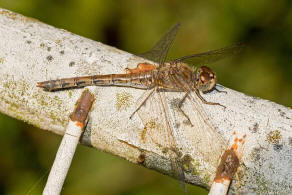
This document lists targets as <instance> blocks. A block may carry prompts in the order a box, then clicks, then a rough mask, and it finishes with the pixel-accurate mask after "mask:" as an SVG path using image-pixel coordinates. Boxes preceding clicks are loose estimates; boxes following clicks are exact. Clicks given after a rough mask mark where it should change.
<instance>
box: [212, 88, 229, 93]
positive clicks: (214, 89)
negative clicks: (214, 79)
mask: <svg viewBox="0 0 292 195" xmlns="http://www.w3.org/2000/svg"><path fill="white" fill-rule="evenodd" d="M214 90H215V91H217V92H219V93H225V94H227V91H220V90H219V89H217V88H216V87H214Z"/></svg>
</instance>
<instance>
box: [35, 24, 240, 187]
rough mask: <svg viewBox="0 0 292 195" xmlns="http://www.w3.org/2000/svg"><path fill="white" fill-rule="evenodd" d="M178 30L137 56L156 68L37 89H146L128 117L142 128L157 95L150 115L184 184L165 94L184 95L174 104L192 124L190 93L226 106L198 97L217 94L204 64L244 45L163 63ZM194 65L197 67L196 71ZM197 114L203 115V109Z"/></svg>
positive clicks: (212, 75) (141, 67)
mask: <svg viewBox="0 0 292 195" xmlns="http://www.w3.org/2000/svg"><path fill="white" fill-rule="evenodd" d="M179 28H180V23H177V24H176V25H174V26H173V27H172V28H171V29H170V30H169V31H168V32H167V33H166V34H165V35H164V36H163V37H162V38H161V39H160V40H159V41H158V42H157V43H156V44H155V45H154V46H153V47H152V49H151V50H150V51H148V52H146V53H143V54H139V55H138V56H140V57H142V58H144V59H147V60H150V61H153V62H156V63H157V64H158V65H156V64H154V63H148V62H143V63H139V64H138V65H137V66H136V68H126V70H125V71H126V73H124V74H106V75H92V76H81V77H72V78H63V79H58V80H48V81H43V82H38V83H37V87H40V88H43V89H44V90H45V91H50V92H52V91H58V90H64V89H72V88H81V87H85V86H119V87H131V88H137V89H142V90H146V91H147V95H145V94H144V95H143V97H141V98H139V104H137V105H136V108H135V111H134V112H133V113H132V114H131V116H130V118H132V117H133V116H134V114H135V113H137V112H138V114H139V116H140V118H142V121H144V125H147V122H149V115H148V116H146V115H145V113H143V112H140V109H141V107H142V106H143V105H145V104H146V103H147V101H148V100H149V99H151V96H154V94H157V95H156V102H155V103H154V104H155V107H158V108H156V112H152V113H150V114H154V113H156V115H157V118H156V119H158V120H159V121H160V122H161V123H164V125H163V127H165V129H166V133H167V139H168V145H169V149H170V150H169V151H170V152H169V153H170V154H169V158H170V160H171V167H172V172H173V174H174V177H176V178H178V179H179V180H181V181H184V180H185V175H184V170H183V167H182V163H181V160H180V157H179V155H178V149H176V140H175V139H174V135H173V131H174V127H173V124H172V119H171V117H170V113H169V112H170V109H169V107H168V106H167V103H166V97H165V94H164V92H165V91H170V92H171V91H176V92H184V96H183V97H182V99H181V100H180V101H179V102H178V103H177V108H178V109H179V110H180V112H181V113H182V114H183V116H184V117H185V118H186V119H187V120H188V121H189V122H190V124H191V125H192V123H191V120H190V118H189V116H188V115H187V114H185V113H184V111H183V110H182V109H181V107H182V105H183V103H184V101H185V99H186V98H188V97H190V96H191V94H192V93H195V94H196V96H197V97H199V99H200V100H201V101H202V103H203V104H208V105H217V106H221V107H223V108H225V106H223V105H221V104H220V103H217V102H209V101H207V100H205V99H204V98H203V97H202V95H201V93H207V92H210V91H212V90H216V91H218V92H220V91H219V90H218V89H217V88H216V81H217V77H216V74H215V72H213V71H212V70H211V69H210V68H209V67H208V66H206V65H207V64H210V63H213V62H216V61H218V60H220V59H223V58H226V57H229V56H233V55H235V54H237V53H239V52H240V51H241V50H242V48H243V45H242V44H240V43H238V44H234V45H231V46H228V47H225V48H221V49H217V50H211V51H207V52H204V53H199V54H192V55H188V56H184V57H180V58H176V59H173V60H170V61H167V62H166V57H167V54H168V51H169V48H170V46H171V45H172V43H173V40H174V38H175V37H176V35H177V33H178V30H179ZM197 66H200V67H199V68H196V67H197ZM154 92H156V93H154ZM190 98H191V97H190ZM153 99H154V98H153ZM199 112H201V113H203V112H202V110H201V111H199ZM203 115H204V114H202V116H203ZM161 116H163V117H161ZM203 120H206V117H203ZM210 134H211V133H210ZM213 137H216V136H213Z"/></svg>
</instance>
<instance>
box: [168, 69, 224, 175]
mask: <svg viewBox="0 0 292 195" xmlns="http://www.w3.org/2000/svg"><path fill="white" fill-rule="evenodd" d="M173 79H175V80H176V83H177V84H178V85H180V86H181V88H182V89H184V90H185V91H186V92H188V93H189V96H188V98H186V100H185V101H184V104H183V107H182V109H183V111H184V112H185V114H186V115H187V116H188V117H189V118H190V120H191V123H192V125H193V126H192V127H189V126H184V127H183V128H184V131H185V133H187V134H188V135H189V136H188V139H187V140H186V141H185V142H187V141H191V142H192V143H193V144H190V145H195V146H196V148H195V149H193V150H196V151H197V152H199V154H200V156H201V157H202V158H203V159H204V161H205V162H208V163H210V165H212V166H213V168H214V171H215V170H216V167H217V162H218V159H219V158H220V155H221V154H222V152H223V151H224V150H225V149H226V144H225V142H224V139H223V138H222V137H221V136H220V135H219V134H218V133H216V131H215V128H214V126H213V125H212V122H211V119H210V117H208V114H207V113H206V111H205V110H204V108H203V105H202V101H201V100H200V99H199V97H198V96H197V94H196V93H195V90H196V89H194V87H193V86H191V85H189V84H188V82H186V81H185V80H184V79H183V77H181V76H180V75H179V74H176V75H175V76H174V77H173ZM213 106H216V105H213ZM174 114H175V112H174ZM178 115H179V114H176V117H174V118H175V120H176V121H177V123H179V124H181V119H180V117H179V116H178ZM194 143H195V144H194ZM207 171H208V170H207ZM209 171H210V170H209Z"/></svg>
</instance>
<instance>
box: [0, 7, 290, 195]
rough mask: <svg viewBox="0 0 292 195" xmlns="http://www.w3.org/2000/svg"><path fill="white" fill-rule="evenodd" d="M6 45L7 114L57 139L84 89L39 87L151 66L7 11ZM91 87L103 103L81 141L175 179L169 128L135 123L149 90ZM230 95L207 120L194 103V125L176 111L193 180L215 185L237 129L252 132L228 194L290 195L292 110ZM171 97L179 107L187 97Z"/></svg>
mask: <svg viewBox="0 0 292 195" xmlns="http://www.w3.org/2000/svg"><path fill="white" fill-rule="evenodd" d="M0 40H1V44H0V99H1V101H0V111H1V112H2V113H5V114H7V115H10V116H12V117H14V118H17V119H20V120H23V121H26V122H28V123H30V124H32V125H35V126H37V127H39V128H41V129H46V130H49V131H52V132H55V133H58V134H64V130H65V127H66V126H67V123H68V118H69V114H70V112H71V111H72V110H73V108H74V102H76V100H77V99H78V97H79V96H80V94H81V92H82V90H81V89H75V90H65V91H59V92H54V93H50V92H44V91H43V90H42V89H39V88H37V87H36V83H37V82H39V81H44V80H50V79H57V78H63V77H73V76H84V75H94V74H109V73H122V72H123V71H124V69H125V68H126V67H135V66H136V65H137V63H138V62H144V60H143V59H141V58H139V57H137V56H134V55H132V54H129V53H126V52H124V51H121V50H118V49H116V48H113V47H109V46H106V45H104V44H102V43H99V42H95V41H92V40H89V39H86V38H83V37H80V36H78V35H74V34H72V33H70V32H67V31H65V30H60V29H57V28H54V27H52V26H49V25H46V24H43V23H41V22H38V21H36V20H34V19H31V18H27V17H24V16H22V15H19V14H15V13H12V12H10V11H7V10H4V9H0ZM90 88H91V90H92V91H94V92H95V94H94V95H95V99H96V100H95V104H94V107H93V109H92V112H91V116H90V120H89V123H88V125H87V128H86V130H85V134H84V135H83V138H82V140H81V142H82V143H83V144H87V145H90V146H93V147H95V148H97V149H99V150H103V151H106V152H110V153H112V154H114V155H118V156H121V157H123V158H125V159H127V160H129V161H131V162H133V163H140V164H143V166H145V167H148V168H151V169H155V170H158V171H159V172H162V173H166V174H171V168H170V164H171V163H170V160H169V158H168V152H167V151H166V150H165V148H164V147H160V146H164V145H163V141H161V140H160V138H163V132H164V131H163V128H161V126H160V125H159V124H157V123H155V122H156V121H155V119H153V121H148V123H145V121H143V122H144V125H143V123H142V121H141V119H140V118H139V117H138V115H134V117H133V119H132V120H129V116H130V115H131V113H132V112H133V110H134V109H135V101H136V100H137V99H138V98H139V96H140V95H141V94H142V93H143V90H138V89H131V88H117V87H90ZM222 88H223V87H222ZM224 91H226V92H227V94H224V93H218V92H216V91H214V92H212V93H208V94H206V95H204V98H206V99H207V100H208V101H212V102H219V103H220V104H222V105H224V106H226V109H225V110H224V109H223V108H222V107H220V106H210V105H202V104H199V105H196V107H198V106H200V107H201V108H202V109H204V110H205V112H206V116H207V118H206V117H202V116H201V115H199V114H198V113H197V111H196V110H195V109H193V108H194V105H193V104H194V102H192V101H190V100H189V99H187V101H186V102H185V103H184V105H183V110H184V111H185V112H186V114H187V115H188V116H189V117H190V118H191V121H192V123H193V124H194V127H190V125H189V124H188V123H185V122H184V121H185V120H184V118H183V117H182V116H181V114H180V113H179V112H177V111H176V110H175V109H174V108H173V107H172V106H170V109H173V110H172V112H171V113H172V115H171V118H172V119H173V120H172V121H175V125H174V127H175V130H176V131H175V132H174V136H175V140H176V142H177V144H178V148H179V149H180V153H181V154H182V155H183V156H182V157H183V158H182V160H183V165H184V168H185V169H186V171H185V174H186V180H187V182H190V183H193V184H197V185H203V186H206V187H209V186H210V185H211V183H212V180H213V178H214V176H215V172H216V167H217V165H218V163H219V160H220V156H221V154H222V153H223V151H224V150H225V149H226V143H228V140H229V138H230V137H231V135H232V133H233V132H234V131H236V132H238V133H240V134H246V143H245V148H244V150H243V154H242V159H241V160H242V162H241V164H240V167H239V168H238V171H237V174H236V176H235V178H234V180H233V182H232V185H231V189H230V190H229V193H232V192H241V193H264V194H266V193H275V194H287V193H289V192H291V191H292V165H291V162H292V156H291V153H292V151H291V150H292V120H291V119H292V110H291V109H289V108H287V107H284V106H281V105H278V104H275V103H273V102H270V101H267V100H262V99H259V98H255V97H250V96H247V95H244V94H242V93H239V92H236V91H233V90H231V89H228V88H224ZM168 95H169V96H168V99H169V101H173V100H175V99H174V98H175V97H177V96H179V95H181V94H176V93H174V94H168ZM196 104H198V103H196ZM146 108H147V106H145V109H146ZM143 109H144V108H143ZM140 114H141V113H140ZM142 114H143V113H142ZM202 119H203V120H202ZM151 122H152V123H151ZM210 124H211V125H212V126H210ZM178 140H180V141H178ZM156 141H158V142H159V143H162V144H161V145H159V144H155V143H156Z"/></svg>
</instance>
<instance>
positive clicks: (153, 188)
mask: <svg viewBox="0 0 292 195" xmlns="http://www.w3.org/2000/svg"><path fill="white" fill-rule="evenodd" d="M0 7H2V8H6V9H10V10H12V11H15V12H18V13H21V14H23V15H26V16H30V17H33V18H36V19H39V20H40V21H42V22H45V23H48V24H50V25H53V26H56V27H58V28H63V29H66V30H68V31H71V32H73V33H76V34H78V35H81V36H85V37H88V38H90V39H93V40H96V41H100V42H102V43H105V44H108V45H112V46H115V47H117V48H120V49H122V50H125V51H129V52H132V53H141V52H143V51H146V50H147V49H150V48H151V46H152V45H153V44H154V43H155V42H156V41H157V40H158V39H159V38H160V37H161V36H162V35H163V34H164V33H165V32H166V31H167V30H168V29H169V28H170V27H171V26H172V25H174V24H175V23H176V22H178V21H180V22H181V23H182V28H181V30H180V32H179V34H178V36H177V38H176V41H175V43H174V45H173V47H172V49H171V51H170V54H169V56H170V57H179V56H182V55H187V54H192V53H198V52H202V51H206V50H210V49H216V48H220V47H224V46H227V45H231V44H232V43H236V42H239V41H241V42H245V43H246V44H247V45H248V49H247V51H246V52H244V53H243V54H242V55H240V56H238V57H236V58H233V59H230V60H225V61H223V62H221V63H218V64H216V65H214V66H211V67H212V68H213V70H215V71H216V72H217V75H218V80H219V83H220V84H223V85H225V86H226V87H230V88H232V89H235V90H237V91H241V92H243V93H246V94H249V95H252V96H258V97H261V98H264V99H268V100H271V101H275V102H277V103H279V104H283V105H285V106H290V107H291V105H292V76H291V75H292V55H291V52H292V36H291V35H292V9H291V1H289V0H286V1H284V0H277V1H275V0H257V1H255V0H240V1H234V0H218V1H206V0H201V1H200V0H199V1H191V0H190V1H174V0H168V1H166V0H163V1H159V2H158V1H155V0H131V1H127V0H124V1H113V0H109V1H94V0H62V1H61V0H0ZM60 141H61V137H60V136H57V135H54V134H52V133H50V132H47V131H42V130H40V129H37V128H35V127H32V126H29V125H27V124H24V123H23V122H21V121H17V120H15V119H12V118H9V117H7V116H4V115H0V194H26V193H29V194H40V193H41V192H42V189H43V187H44V184H45V181H46V178H47V172H48V169H49V168H50V166H51V164H52V162H53V160H54V156H55V153H56V151H57V148H58V145H59V143H60ZM42 177H43V179H41V178H42ZM188 189H189V194H195V193H196V194H199V193H201V194H207V191H205V190H203V189H201V188H197V187H194V186H190V185H188ZM150 193H151V194H183V190H182V188H181V187H180V185H179V182H177V181H175V180H173V179H171V178H170V177H167V176H163V175H161V174H159V173H156V172H154V171H151V170H147V169H145V168H143V167H140V166H136V165H132V164H131V163H128V162H126V161H125V160H122V159H120V158H118V157H115V156H112V155H109V154H105V153H102V152H100V151H97V150H94V149H92V148H87V147H85V146H78V148H77V151H76V155H75V157H74V160H73V163H72V166H71V169H70V171H69V174H68V177H67V179H66V182H65V185H64V189H63V194H150Z"/></svg>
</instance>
